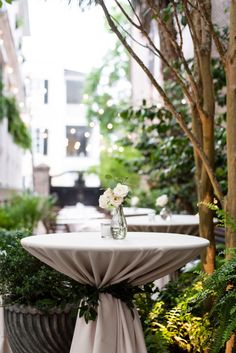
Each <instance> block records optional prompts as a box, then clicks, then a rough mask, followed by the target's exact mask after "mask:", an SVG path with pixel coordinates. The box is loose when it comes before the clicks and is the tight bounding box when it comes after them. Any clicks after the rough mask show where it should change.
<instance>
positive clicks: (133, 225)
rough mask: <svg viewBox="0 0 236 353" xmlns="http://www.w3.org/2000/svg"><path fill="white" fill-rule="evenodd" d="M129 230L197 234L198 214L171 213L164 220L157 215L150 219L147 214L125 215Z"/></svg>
mask: <svg viewBox="0 0 236 353" xmlns="http://www.w3.org/2000/svg"><path fill="white" fill-rule="evenodd" d="M126 220H127V224H128V230H129V231H130V232H164V233H166V232H168V233H179V234H191V235H199V216H198V215H177V214H173V215H172V216H171V217H170V219H168V220H164V219H162V218H161V217H160V216H159V215H157V216H155V219H154V220H152V221H150V220H149V216H137V217H127V219H126Z"/></svg>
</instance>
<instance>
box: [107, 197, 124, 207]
mask: <svg viewBox="0 0 236 353" xmlns="http://www.w3.org/2000/svg"><path fill="white" fill-rule="evenodd" d="M123 201H124V199H123V197H120V196H117V195H115V194H113V195H112V197H111V198H110V204H111V205H112V206H114V207H118V206H120V205H121V204H122V202H123Z"/></svg>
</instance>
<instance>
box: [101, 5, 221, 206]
mask: <svg viewBox="0 0 236 353" xmlns="http://www.w3.org/2000/svg"><path fill="white" fill-rule="evenodd" d="M98 3H99V4H100V5H101V7H102V9H103V11H104V14H105V16H106V19H107V21H108V23H109V25H110V28H111V30H112V31H113V32H114V33H115V34H116V35H117V37H118V38H119V40H120V41H121V43H122V44H123V45H124V46H125V48H126V49H127V50H128V52H129V53H130V54H131V56H132V57H133V58H134V60H135V61H136V62H137V63H138V64H139V66H140V67H141V68H142V69H143V71H144V72H145V74H146V75H147V76H148V78H149V79H150V81H151V83H152V84H153V86H154V87H155V88H156V90H157V91H158V93H159V94H160V96H161V97H162V98H163V101H164V103H165V105H166V108H167V109H168V110H169V111H170V112H171V113H172V114H173V116H175V118H176V120H177V121H178V123H179V125H180V127H181V128H182V129H183V131H184V132H185V134H186V136H187V137H188V138H189V140H190V141H191V142H192V145H193V147H194V148H195V150H196V151H197V153H198V155H199V156H200V158H201V159H202V161H203V164H204V167H205V169H206V171H207V174H208V176H209V179H210V181H211V183H212V186H213V188H214V191H215V194H216V196H217V197H218V198H219V200H220V201H221V202H223V199H224V196H223V193H222V191H221V187H220V185H219V183H218V181H217V180H216V178H215V175H214V172H213V170H212V168H211V166H210V163H209V161H208V158H207V156H206V155H205V153H204V151H203V149H202V146H201V145H200V143H199V141H198V140H197V139H196V137H195V136H194V135H193V134H192V132H191V131H190V130H189V129H188V127H187V124H186V123H185V121H184V117H183V115H182V114H181V113H180V112H178V111H176V109H175V107H174V106H173V104H172V103H171V101H170V100H169V98H168V97H167V95H166V93H165V91H164V90H163V89H162V87H161V86H160V85H159V84H158V82H157V81H156V80H155V78H154V77H153V75H152V73H151V72H150V71H149V69H148V68H147V66H146V65H145V64H144V63H143V62H142V60H141V59H140V58H139V57H138V56H137V54H136V53H135V52H134V50H133V49H132V48H131V46H130V45H129V44H128V43H127V41H126V39H125V38H124V37H123V35H122V34H121V32H120V31H119V29H118V28H117V26H116V25H115V23H114V21H113V20H112V18H111V15H110V13H109V11H108V9H107V7H106V5H105V3H104V1H103V0H98Z"/></svg>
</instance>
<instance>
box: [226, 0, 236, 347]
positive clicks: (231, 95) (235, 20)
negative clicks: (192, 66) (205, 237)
mask: <svg viewBox="0 0 236 353" xmlns="http://www.w3.org/2000/svg"><path fill="white" fill-rule="evenodd" d="M226 80H227V166H228V194H227V199H226V203H225V204H226V205H225V207H226V211H227V212H228V213H229V214H230V215H231V216H232V217H233V218H234V219H236V0H231V3H230V27H229V47H228V53H227V61H226ZM226 247H227V248H235V247H236V234H235V233H234V232H233V231H232V230H231V229H226ZM235 350H236V337H235V334H234V335H232V336H231V338H230V339H229V341H228V342H227V343H226V349H225V353H232V352H235Z"/></svg>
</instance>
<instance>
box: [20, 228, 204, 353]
mask: <svg viewBox="0 0 236 353" xmlns="http://www.w3.org/2000/svg"><path fill="white" fill-rule="evenodd" d="M21 243H22V246H23V247H24V248H25V249H26V250H27V251H28V252H30V253H31V254H32V255H34V256H36V257H37V258H39V259H40V260H41V261H43V262H45V263H46V264H48V265H49V266H51V267H53V268H54V269H56V270H58V271H60V272H62V273H64V274H66V275H68V276H69V277H71V278H73V279H75V280H77V281H78V282H80V283H83V284H90V285H92V286H96V287H104V286H109V285H111V284H115V283H119V282H122V281H128V282H130V283H132V285H141V284H145V283H148V282H152V281H154V280H156V279H157V278H160V277H162V276H164V275H166V274H168V273H170V272H172V271H174V270H176V269H177V268H180V267H181V266H183V265H184V264H185V263H187V262H188V261H189V260H191V259H193V258H195V257H196V256H197V255H199V254H200V252H201V250H202V249H203V248H205V247H206V246H208V245H209V242H208V241H207V240H205V239H203V238H199V237H195V236H188V235H179V234H171V233H128V236H127V238H126V239H124V240H114V239H102V238H101V236H100V233H92V232H90V233H65V234H46V235H38V236H31V237H27V238H24V239H22V241H21ZM78 352H79V353H146V352H147V351H146V347H145V343H144V337H143V332H142V327H141V323H140V320H139V316H138V313H137V311H136V310H134V315H132V314H131V311H130V310H129V309H128V307H127V306H126V304H125V303H124V302H122V301H121V300H119V299H116V298H114V297H113V296H111V295H110V294H106V293H102V294H100V300H99V305H98V316H97V319H96V321H89V323H88V324H87V323H86V322H85V320H84V318H83V317H82V318H80V317H79V316H78V318H77V322H76V326H75V332H74V337H73V341H72V345H71V350H70V353H78Z"/></svg>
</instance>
